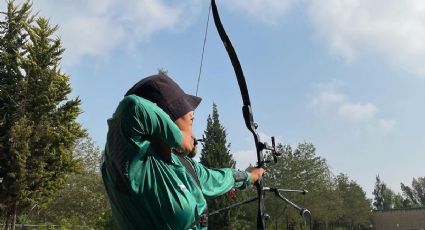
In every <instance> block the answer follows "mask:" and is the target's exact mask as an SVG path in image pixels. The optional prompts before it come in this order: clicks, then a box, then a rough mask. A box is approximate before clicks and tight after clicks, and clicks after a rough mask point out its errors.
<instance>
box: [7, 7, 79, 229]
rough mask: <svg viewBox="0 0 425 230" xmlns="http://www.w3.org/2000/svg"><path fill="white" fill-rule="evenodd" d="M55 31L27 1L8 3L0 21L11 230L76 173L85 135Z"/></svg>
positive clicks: (8, 212) (55, 28) (77, 102)
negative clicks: (78, 144) (77, 148)
mask: <svg viewBox="0 0 425 230" xmlns="http://www.w3.org/2000/svg"><path fill="white" fill-rule="evenodd" d="M56 30H57V27H56V26H55V27H51V26H50V25H49V22H48V20H47V19H45V18H42V17H35V16H33V15H32V13H31V4H30V3H29V2H28V1H27V2H24V3H23V4H22V5H20V6H16V5H15V4H14V1H8V3H7V12H6V13H5V18H4V20H3V19H2V21H0V119H1V121H0V160H1V161H0V172H1V175H0V177H1V178H2V183H1V185H0V186H1V190H0V201H1V204H0V212H1V213H0V214H1V215H2V216H3V217H4V218H5V222H6V223H8V224H11V226H12V228H14V223H15V220H16V214H19V213H20V212H26V211H27V210H28V209H29V208H30V207H32V206H34V205H38V206H42V205H43V204H44V203H46V202H48V197H51V196H52V195H54V194H56V193H57V191H58V189H59V188H60V187H61V186H62V185H63V183H64V180H65V175H66V174H67V173H69V172H72V171H75V170H76V165H77V164H76V161H74V160H73V158H72V147H73V145H74V143H75V141H76V140H77V139H78V138H80V137H83V136H84V135H85V131H84V130H83V129H82V128H81V126H80V124H79V123H78V122H77V121H76V119H77V116H78V115H79V114H80V108H79V106H80V100H79V99H78V98H77V99H68V97H67V95H68V94H69V93H70V92H71V86H70V82H69V76H67V75H66V74H64V73H62V72H61V70H60V60H61V56H62V54H63V52H64V49H63V48H62V45H61V41H60V39H59V38H57V37H54V34H55V32H56Z"/></svg>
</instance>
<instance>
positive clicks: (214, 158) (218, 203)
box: [200, 104, 237, 230]
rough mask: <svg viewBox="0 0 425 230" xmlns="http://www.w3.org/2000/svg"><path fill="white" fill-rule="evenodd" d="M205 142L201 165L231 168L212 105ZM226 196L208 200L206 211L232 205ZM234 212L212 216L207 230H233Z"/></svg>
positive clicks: (215, 110)
mask: <svg viewBox="0 0 425 230" xmlns="http://www.w3.org/2000/svg"><path fill="white" fill-rule="evenodd" d="M204 136H205V140H204V141H205V142H204V143H203V144H202V147H203V148H202V152H201V159H200V161H201V163H202V164H203V165H205V166H206V167H209V168H225V167H227V168H231V167H234V165H235V161H234V160H233V157H232V154H230V150H229V149H230V144H227V141H226V137H227V134H226V129H225V128H224V127H223V125H221V123H220V120H219V114H218V110H217V105H216V104H213V111H212V115H209V116H208V119H207V129H206V130H205V132H204ZM234 202H235V201H233V200H232V199H231V198H229V197H228V196H226V195H223V196H220V197H216V198H213V199H209V200H208V209H209V210H210V211H214V210H217V209H220V208H224V207H226V206H228V205H230V204H232V203H234ZM236 217H237V211H236V210H229V211H224V212H222V213H220V214H217V215H213V216H211V217H210V218H209V220H208V229H212V230H214V229H235V228H236V224H237V223H236Z"/></svg>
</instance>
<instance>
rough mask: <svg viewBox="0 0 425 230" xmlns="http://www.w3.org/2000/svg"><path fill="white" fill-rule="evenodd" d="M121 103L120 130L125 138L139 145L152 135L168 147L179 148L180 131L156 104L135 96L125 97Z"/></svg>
mask: <svg viewBox="0 0 425 230" xmlns="http://www.w3.org/2000/svg"><path fill="white" fill-rule="evenodd" d="M121 103H125V105H123V106H124V108H123V112H122V115H121V119H122V120H121V129H122V131H123V133H124V135H125V136H127V138H130V139H131V140H132V141H133V142H134V143H140V142H141V141H143V140H145V138H146V136H148V135H152V136H155V137H158V138H160V139H161V140H162V141H164V142H165V143H167V144H168V145H169V146H170V147H179V146H180V144H181V141H182V134H181V131H180V129H179V128H178V127H177V125H176V124H175V123H174V122H173V121H172V120H171V118H170V117H169V115H168V114H167V113H165V112H164V111H163V110H162V109H161V108H159V107H158V106H157V105H156V104H154V103H152V102H150V101H148V100H145V99H143V98H137V96H135V95H131V96H127V97H125V99H124V100H123V101H122V102H121Z"/></svg>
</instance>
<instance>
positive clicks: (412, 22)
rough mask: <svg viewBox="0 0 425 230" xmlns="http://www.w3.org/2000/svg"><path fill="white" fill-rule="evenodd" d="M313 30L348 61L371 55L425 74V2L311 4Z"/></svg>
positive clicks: (318, 0)
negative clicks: (376, 55) (374, 54)
mask: <svg viewBox="0 0 425 230" xmlns="http://www.w3.org/2000/svg"><path fill="white" fill-rule="evenodd" d="M309 12H310V16H311V19H312V23H313V24H314V26H315V30H316V32H317V34H318V36H320V37H321V38H322V39H323V40H324V41H325V42H326V43H327V44H328V46H329V47H330V49H331V50H332V51H333V52H334V53H335V54H337V55H340V56H342V57H344V58H345V59H346V60H347V61H353V60H355V59H356V58H358V57H359V56H362V55H365V54H368V53H370V52H373V53H377V54H380V55H382V56H383V57H384V58H386V59H387V60H388V61H389V62H390V63H391V64H393V65H398V66H401V67H402V68H406V69H407V70H409V71H411V72H414V73H417V74H425V65H423V60H424V59H425V42H424V41H425V1H422V0H405V1H399V0H375V1H369V0H349V1H340V0H311V4H310V8H309Z"/></svg>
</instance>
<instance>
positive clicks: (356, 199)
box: [335, 174, 371, 228]
mask: <svg viewBox="0 0 425 230" xmlns="http://www.w3.org/2000/svg"><path fill="white" fill-rule="evenodd" d="M335 180H336V184H337V189H336V191H337V193H338V195H339V197H340V198H341V199H342V209H341V213H340V217H339V219H338V223H339V224H342V225H344V226H347V227H348V228H353V227H354V228H355V227H356V226H358V225H362V226H368V224H369V223H370V214H371V213H370V212H371V203H370V200H368V199H367V198H366V193H365V192H364V191H363V189H362V188H361V187H360V185H359V184H357V183H356V182H355V181H349V179H348V176H347V175H344V174H340V175H338V176H337V177H336V179H335Z"/></svg>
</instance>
